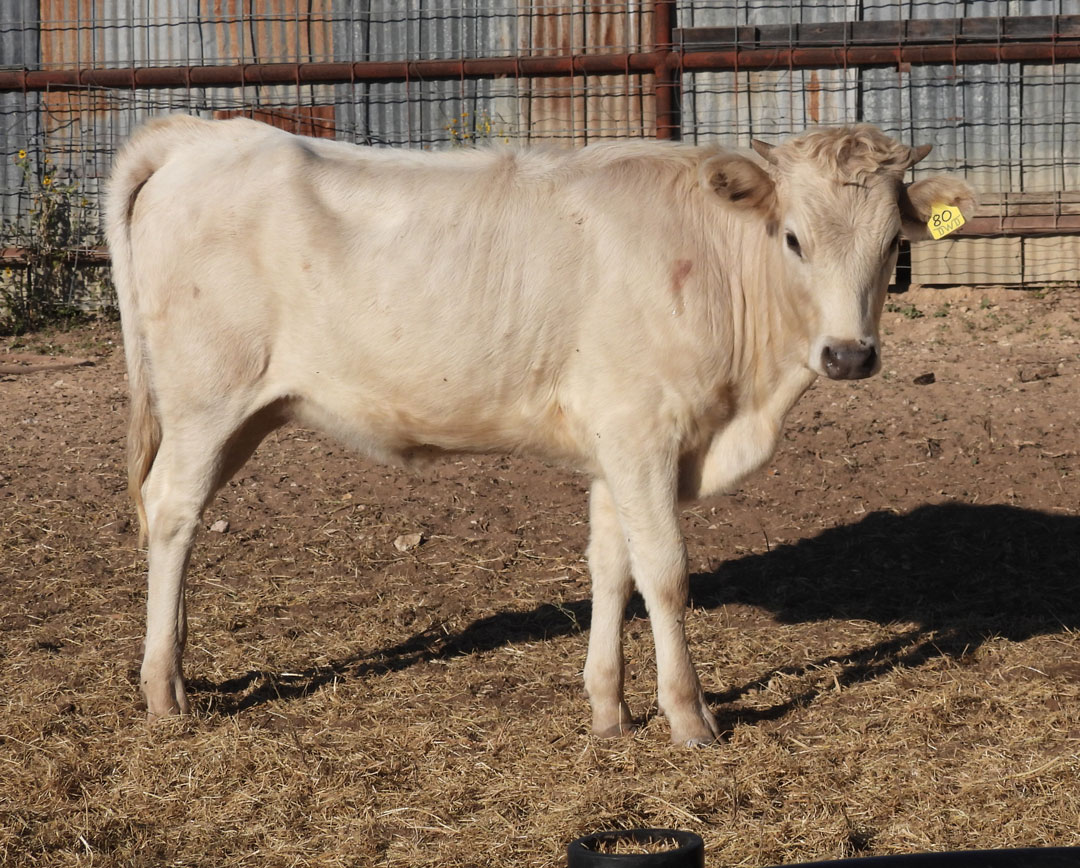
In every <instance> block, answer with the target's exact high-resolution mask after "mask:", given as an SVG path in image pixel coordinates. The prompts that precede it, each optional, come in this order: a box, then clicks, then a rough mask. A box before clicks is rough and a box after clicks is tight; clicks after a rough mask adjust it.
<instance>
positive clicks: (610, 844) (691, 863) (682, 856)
mask: <svg viewBox="0 0 1080 868" xmlns="http://www.w3.org/2000/svg"><path fill="white" fill-rule="evenodd" d="M665 845H668V846H665ZM660 847H662V848H663V849H653V850H652V852H620V851H633V850H646V849H652V848H660ZM566 865H567V868H704V866H705V842H704V841H702V840H701V836H700V835H695V834H694V833H693V832H681V831H678V830H676V829H627V830H626V831H621V832H596V833H594V834H592V835H585V836H584V837H582V838H578V839H577V840H576V841H571V842H570V845H569V846H568V847H567V848H566Z"/></svg>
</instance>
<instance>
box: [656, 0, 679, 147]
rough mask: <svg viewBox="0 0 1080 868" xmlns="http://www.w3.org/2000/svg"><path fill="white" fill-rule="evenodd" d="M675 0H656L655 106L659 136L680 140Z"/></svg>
mask: <svg viewBox="0 0 1080 868" xmlns="http://www.w3.org/2000/svg"><path fill="white" fill-rule="evenodd" d="M675 4H676V0H655V3H654V4H653V51H654V52H656V67H655V69H654V76H655V83H654V87H655V91H654V93H655V106H656V138H657V139H661V140H663V139H671V140H677V139H680V138H682V124H681V119H680V117H679V106H680V103H681V101H682V100H681V90H682V72H681V70H680V69H679V68H678V65H677V64H674V63H672V62H671V61H672V60H673V59H674V57H673V55H674V53H675V52H674V47H675V46H674V31H675Z"/></svg>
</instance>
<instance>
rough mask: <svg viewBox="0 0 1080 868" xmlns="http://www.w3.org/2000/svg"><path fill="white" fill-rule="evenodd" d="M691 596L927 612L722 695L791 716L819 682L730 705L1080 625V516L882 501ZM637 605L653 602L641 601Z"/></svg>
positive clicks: (564, 619)
mask: <svg viewBox="0 0 1080 868" xmlns="http://www.w3.org/2000/svg"><path fill="white" fill-rule="evenodd" d="M691 600H692V603H693V605H694V607H696V608H706V609H713V608H717V607H720V606H725V605H733V604H745V605H752V606H757V607H761V608H762V609H764V610H766V611H768V612H769V613H771V614H772V615H773V616H774V617H775V618H776V619H777V620H779V621H780V622H782V623H799V622H806V621H818V620H828V619H845V620H846V619H857V620H869V621H875V622H878V623H882V624H892V623H904V624H913V625H916V626H914V627H913V628H911V629H909V630H907V631H905V632H904V633H902V634H900V635H897V636H894V637H892V638H890V639H888V640H887V641H883V642H881V643H877V644H874V645H871V646H868V647H865V648H861V649H857V650H856V651H854V652H852V653H849V654H846V655H836V656H830V657H824V658H822V659H820V660H815V661H812V662H810V663H806V664H802V665H800V666H795V667H788V668H784V669H781V670H774V671H772V672H768V673H765V674H764V675H762V676H761V677H760V678H758V679H755V680H754V681H753V682H751V683H748V684H745V685H741V686H738V687H734V688H732V689H730V690H728V691H725V692H724V693H719V694H711V695H709V700H710V702H711V703H712V704H713V705H714V706H719V708H718V710H719V711H720V713H721V723H722V726H723V727H724V728H725V729H729V728H730V727H732V726H734V725H735V724H737V723H739V722H752V721H755V720H765V719H775V718H778V717H782V716H783V715H784V714H786V713H787V712H788V711H790V710H791V709H792V708H794V707H796V706H798V705H801V704H804V703H806V702H808V701H811V700H812V699H813V697H814V695H816V693H815V691H814V690H813V689H811V690H808V692H807V693H806V694H804V695H800V696H796V697H793V698H792V699H791V700H790V701H788V702H785V703H783V704H782V705H778V706H774V707H772V708H769V709H765V710H757V711H747V710H745V709H743V710H738V711H732V712H729V713H727V714H726V716H725V712H724V706H725V705H726V704H728V703H731V702H733V701H735V700H736V699H738V698H739V697H740V696H741V695H743V694H744V693H746V692H748V691H750V690H752V689H754V688H755V687H757V686H759V685H762V684H766V683H768V681H769V679H770V678H771V677H772V676H774V675H776V674H779V673H789V674H800V673H801V672H804V671H808V670H809V669H811V668H814V667H822V666H834V667H835V665H836V664H840V667H841V671H842V673H843V674H842V675H841V676H840V677H839V681H840V683H841V684H853V683H857V682H860V681H865V680H869V679H873V678H875V677H877V676H878V675H880V674H881V673H883V672H886V671H888V670H890V669H893V668H896V667H902V666H914V665H918V664H919V663H921V662H924V661H926V660H928V659H931V658H934V657H940V656H954V657H958V656H961V655H963V654H965V653H969V652H971V651H973V650H974V649H975V648H977V647H978V646H979V645H980V644H981V643H982V642H984V641H985V640H986V639H987V638H988V637H992V636H1000V637H1004V638H1007V639H1010V640H1014V641H1020V640H1024V639H1027V638H1030V637H1032V636H1035V635H1039V634H1042V633H1049V632H1056V631H1060V630H1062V629H1076V628H1080V518H1075V517H1071V516H1064V515H1053V514H1048V513H1043V512H1036V511H1033V510H1028V509H1019V508H1016V507H1011V506H1003V505H990V506H971V505H966V504H959V503H946V504H940V505H930V506H923V507H920V508H918V509H916V510H914V511H913V512H911V513H907V514H904V515H896V514H893V513H889V512H875V513H871V514H869V515H867V516H866V517H865V518H863V519H861V520H860V521H858V522H856V523H854V524H850V525H844V526H841V527H837V528H832V529H830V530H827V531H824V532H822V533H820V534H818V535H817V536H815V537H812V538H810V539H805V540H800V541H799V542H796V543H792V544H789V545H781V546H777V547H776V548H773V549H772V550H771V551H769V552H766V553H763V554H755V555H748V556H746V557H742V558H738V559H735V560H730V561H725V562H723V563H721V564H719V565H718V567H717V569H716V570H715V571H713V572H711V573H699V574H697V575H694V576H692V577H691ZM631 609H632V610H634V611H635V612H636V613H638V614H641V613H643V609H642V607H641V605H640V602H639V601H635V602H634V603H632V604H631ZM589 614H590V605H589V602H588V600H581V601H575V602H572V603H568V604H564V605H559V606H555V605H550V604H545V605H542V606H539V607H537V608H535V609H533V610H530V611H508V612H500V613H498V614H496V615H492V616H490V617H486V618H481V619H478V620H476V621H474V622H473V623H472V624H470V625H469V626H468V627H466V628H465V629H464V630H462V631H460V632H458V633H456V634H450V635H449V636H448V635H446V634H445V633H443V632H442V631H441V630H432V631H429V632H423V633H418V634H416V635H414V636H412V637H410V638H409V639H408V640H406V641H405V642H402V643H400V644H399V645H396V646H393V647H389V648H384V649H381V650H379V651H376V652H374V653H370V654H357V655H355V656H353V657H350V658H348V659H342V660H339V661H336V662H334V663H333V664H331V665H328V666H321V667H312V668H308V669H303V670H300V671H297V670H293V671H292V672H291V673H290V674H289V675H287V676H286V675H283V674H280V673H278V674H275V673H272V672H264V671H252V672H248V673H245V674H244V675H242V676H239V677H237V678H232V679H229V680H227V681H224V682H218V683H210V682H207V681H205V680H200V679H194V680H192V682H191V687H192V690H193V693H194V694H195V696H196V699H197V700H198V698H199V695H200V694H201V695H202V698H203V699H209V701H210V705H211V706H212V707H213V708H216V709H217V710H219V711H221V712H224V713H227V714H228V713H236V712H239V711H242V710H244V709H246V708H250V707H252V706H255V705H259V704H262V703H264V702H266V701H270V700H273V699H277V698H298V697H302V696H306V695H307V694H309V693H311V692H313V691H315V690H318V689H319V688H320V687H322V686H324V685H326V684H329V683H331V682H332V681H334V680H337V679H348V678H356V677H362V676H364V675H365V674H369V673H376V672H386V671H389V670H400V669H404V668H407V667H409V666H411V665H413V664H415V663H418V662H421V661H431V660H440V659H448V658H453V657H458V656H461V655H465V654H471V653H475V652H480V651H486V650H490V649H493V648H497V647H501V646H504V645H511V644H514V643H517V642H522V641H538V640H543V639H547V638H553V637H557V636H562V635H566V634H569V633H574V632H579V631H580V630H583V629H586V628H587V627H588V620H589ZM830 683H831V682H830Z"/></svg>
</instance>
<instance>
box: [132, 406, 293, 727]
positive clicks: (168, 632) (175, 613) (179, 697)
mask: <svg viewBox="0 0 1080 868" xmlns="http://www.w3.org/2000/svg"><path fill="white" fill-rule="evenodd" d="M192 421H193V420H192V419H190V418H189V419H186V420H185V422H186V423H187V424H185V425H183V426H182V427H181V426H177V427H175V428H165V432H164V436H163V437H162V441H161V446H160V448H159V449H158V454H157V456H156V458H155V459H154V465H153V467H152V468H151V470H150V475H149V476H148V477H147V480H146V482H145V484H144V486H143V499H144V501H145V503H146V519H147V525H148V528H147V529H148V545H149V548H148V552H147V560H148V561H149V573H148V587H147V598H146V646H145V650H144V654H143V662H142V674H141V682H142V690H143V695H144V696H145V697H146V710H147V716H148V717H149V718H150V719H154V718H156V717H162V716H166V715H171V714H183V713H186V712H187V711H188V710H189V707H188V701H187V696H186V693H185V689H184V674H183V665H182V657H183V653H184V643H185V642H186V640H187V615H186V612H185V608H184V582H185V574H186V572H187V566H188V560H189V559H190V557H191V547H192V544H193V542H194V539H195V531H196V530H197V529H198V526H199V524H200V522H201V520H202V513H203V509H204V508H205V507H206V504H207V503H208V502H209V500H210V498H211V497H212V496H213V494H214V492H215V491H217V489H218V488H219V487H220V486H221V485H222V484H224V482H225V481H226V480H228V478H229V477H230V476H232V474H233V473H235V472H236V471H237V470H238V469H239V468H240V467H241V466H242V465H243V463H244V462H245V461H246V460H247V459H248V457H250V455H251V453H252V452H253V451H254V450H255V447H256V446H258V444H259V442H260V441H261V440H262V439H263V437H265V436H266V434H268V433H269V432H270V431H271V430H273V428H275V427H277V426H278V425H279V424H280V422H281V419H280V418H279V416H278V414H276V413H273V412H267V411H262V412H260V413H256V414H255V415H253V416H251V417H250V418H248V420H247V421H246V422H244V423H242V424H240V425H236V426H233V433H232V435H231V436H228V437H225V438H220V437H214V436H208V432H211V431H214V430H215V427H216V428H217V430H220V425H218V426H212V425H206V426H205V427H204V426H199V425H197V424H195V425H193V424H191V422H192Z"/></svg>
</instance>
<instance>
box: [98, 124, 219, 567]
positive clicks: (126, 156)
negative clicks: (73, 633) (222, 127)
mask: <svg viewBox="0 0 1080 868" xmlns="http://www.w3.org/2000/svg"><path fill="white" fill-rule="evenodd" d="M207 125H208V122H206V121H201V120H198V119H197V118H191V117H184V116H180V115H177V116H172V117H166V118H160V119H157V120H153V121H151V122H150V123H148V124H145V125H144V126H142V127H140V128H139V129H138V130H137V131H136V132H135V134H134V135H133V136H132V137H131V139H130V140H129V141H128V142H127V144H126V145H125V146H124V148H123V149H122V150H121V152H120V154H119V156H118V157H117V159H116V163H115V165H114V167H113V172H112V176H111V177H110V179H109V186H108V192H107V195H106V201H105V235H106V239H107V241H108V244H109V252H110V256H111V258H112V271H113V282H114V283H115V285H116V298H117V303H118V305H119V307H120V321H121V324H122V329H123V335H124V353H125V355H126V358H127V374H128V390H129V391H130V393H131V402H130V407H129V417H128V455H127V472H128V491H129V492H130V494H131V498H132V500H134V501H135V509H136V511H137V512H138V515H139V545H140V546H141V545H145V543H146V537H147V530H148V528H147V521H146V505H145V503H144V502H143V496H142V486H143V483H144V482H145V481H146V477H147V476H148V475H149V474H150V468H152V467H153V466H154V459H155V457H156V456H157V453H158V449H159V447H160V446H161V425H160V423H159V421H158V418H157V416H156V414H155V412H154V397H153V392H152V389H151V384H150V372H149V361H150V360H149V359H148V357H147V348H146V342H145V336H144V332H143V328H142V318H141V315H140V308H139V280H138V270H137V269H136V267H135V262H134V259H133V256H132V243H131V224H132V215H133V214H134V212H135V202H136V199H137V198H138V196H139V193H140V191H141V190H142V188H143V187H144V186H145V184H146V183H147V182H148V181H149V180H150V178H151V177H152V176H153V174H154V173H155V172H156V171H158V169H160V168H161V167H162V166H164V165H165V163H166V162H168V159H169V156H170V154H171V153H172V152H173V150H174V149H175V148H176V147H177V146H178V145H181V144H184V143H186V142H190V141H192V140H193V139H195V138H196V137H197V136H198V135H199V133H200V132H202V131H203V130H205V129H206V126H207Z"/></svg>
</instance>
